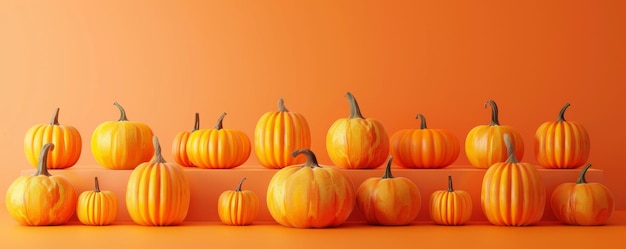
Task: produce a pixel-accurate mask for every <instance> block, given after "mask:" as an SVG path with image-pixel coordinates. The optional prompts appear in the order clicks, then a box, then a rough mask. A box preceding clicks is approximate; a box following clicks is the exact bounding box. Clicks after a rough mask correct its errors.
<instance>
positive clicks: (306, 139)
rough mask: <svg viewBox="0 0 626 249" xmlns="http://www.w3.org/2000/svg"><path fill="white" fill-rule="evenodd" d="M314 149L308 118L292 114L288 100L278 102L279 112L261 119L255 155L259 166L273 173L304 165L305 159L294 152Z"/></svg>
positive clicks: (257, 126) (258, 125)
mask: <svg viewBox="0 0 626 249" xmlns="http://www.w3.org/2000/svg"><path fill="white" fill-rule="evenodd" d="M309 147H311V131H310V129H309V124H308V123H307V121H306V118H305V117H304V115H302V114H300V113H297V112H290V111H289V110H287V107H285V103H284V100H283V99H282V98H281V99H279V100H278V111H275V112H267V113H265V114H263V116H261V118H260V119H259V121H258V122H257V124H256V127H255V128H254V152H255V155H256V157H257V159H258V160H259V163H260V164H261V165H262V166H264V167H266V168H270V169H282V168H284V167H286V166H289V165H294V164H299V163H303V162H304V160H305V158H304V157H296V158H294V157H292V156H291V152H292V151H294V150H296V149H300V148H309Z"/></svg>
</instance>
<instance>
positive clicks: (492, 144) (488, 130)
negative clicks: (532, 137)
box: [465, 100, 524, 168]
mask: <svg viewBox="0 0 626 249" xmlns="http://www.w3.org/2000/svg"><path fill="white" fill-rule="evenodd" d="M488 104H489V105H490V106H491V123H490V124H489V125H478V126H476V127H474V128H472V129H471V130H470V131H469V133H468V134H467V137H466V138H465V155H466V156H467V159H468V160H469V162H470V164H471V165H473V166H474V167H477V168H488V167H490V166H491V165H493V164H494V163H498V162H504V161H505V160H506V159H507V158H508V157H509V156H508V154H507V149H506V146H505V144H504V138H503V137H504V134H509V136H510V137H511V141H512V143H513V146H514V148H515V151H514V154H515V157H516V158H518V159H519V160H522V158H523V156H524V141H523V139H522V135H521V134H520V133H519V132H518V131H517V130H516V129H514V128H513V127H511V126H508V125H501V124H500V121H499V119H498V106H497V105H496V102H495V101H493V100H487V102H485V108H487V105H488Z"/></svg>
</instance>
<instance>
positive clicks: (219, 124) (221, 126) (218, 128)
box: [215, 112, 226, 130]
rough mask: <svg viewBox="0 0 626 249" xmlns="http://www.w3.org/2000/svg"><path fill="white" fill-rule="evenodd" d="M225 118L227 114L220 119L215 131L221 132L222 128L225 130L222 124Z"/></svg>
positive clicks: (223, 114)
mask: <svg viewBox="0 0 626 249" xmlns="http://www.w3.org/2000/svg"><path fill="white" fill-rule="evenodd" d="M224 117H226V113H225V112H223V113H222V115H220V117H219V118H218V119H217V123H216V124H215V129H217V130H221V129H222V128H224V126H223V125H222V122H223V121H224Z"/></svg>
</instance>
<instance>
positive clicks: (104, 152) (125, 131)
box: [91, 102, 154, 169]
mask: <svg viewBox="0 0 626 249" xmlns="http://www.w3.org/2000/svg"><path fill="white" fill-rule="evenodd" d="M113 104H114V105H115V106H116V107H117V108H118V109H119V110H120V118H119V119H118V120H117V121H106V122H103V123H101V124H100V125H98V126H97V127H96V129H95V130H94V131H93V134H92V136H91V152H92V154H93V157H94V158H95V159H96V162H98V164H100V165H102V166H103V167H105V168H108V169H134V168H135V167H137V165H139V164H140V163H143V162H146V161H148V160H150V158H151V157H152V155H153V154H154V147H153V146H152V142H151V139H152V136H153V133H152V129H150V127H149V126H148V125H146V124H144V123H142V122H135V121H129V120H128V118H127V117H126V111H125V110H124V108H123V107H122V106H121V105H120V104H118V103H117V102H115V103H113Z"/></svg>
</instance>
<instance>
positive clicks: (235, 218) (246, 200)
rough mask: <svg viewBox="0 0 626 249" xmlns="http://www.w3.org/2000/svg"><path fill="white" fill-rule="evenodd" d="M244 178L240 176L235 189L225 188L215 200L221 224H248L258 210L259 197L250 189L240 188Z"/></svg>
mask: <svg viewBox="0 0 626 249" xmlns="http://www.w3.org/2000/svg"><path fill="white" fill-rule="evenodd" d="M245 180H246V178H245V177H243V178H241V181H239V184H238V185H237V188H235V190H234V191H233V190H227V191H224V192H222V194H220V196H219V198H218V200H217V214H218V217H219V218H220V220H221V221H222V223H223V224H226V225H235V226H245V225H250V224H252V222H253V221H254V219H255V218H256V216H257V214H258V212H259V197H258V196H257V195H256V193H255V192H254V191H252V190H242V189H241V185H243V181H245Z"/></svg>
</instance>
